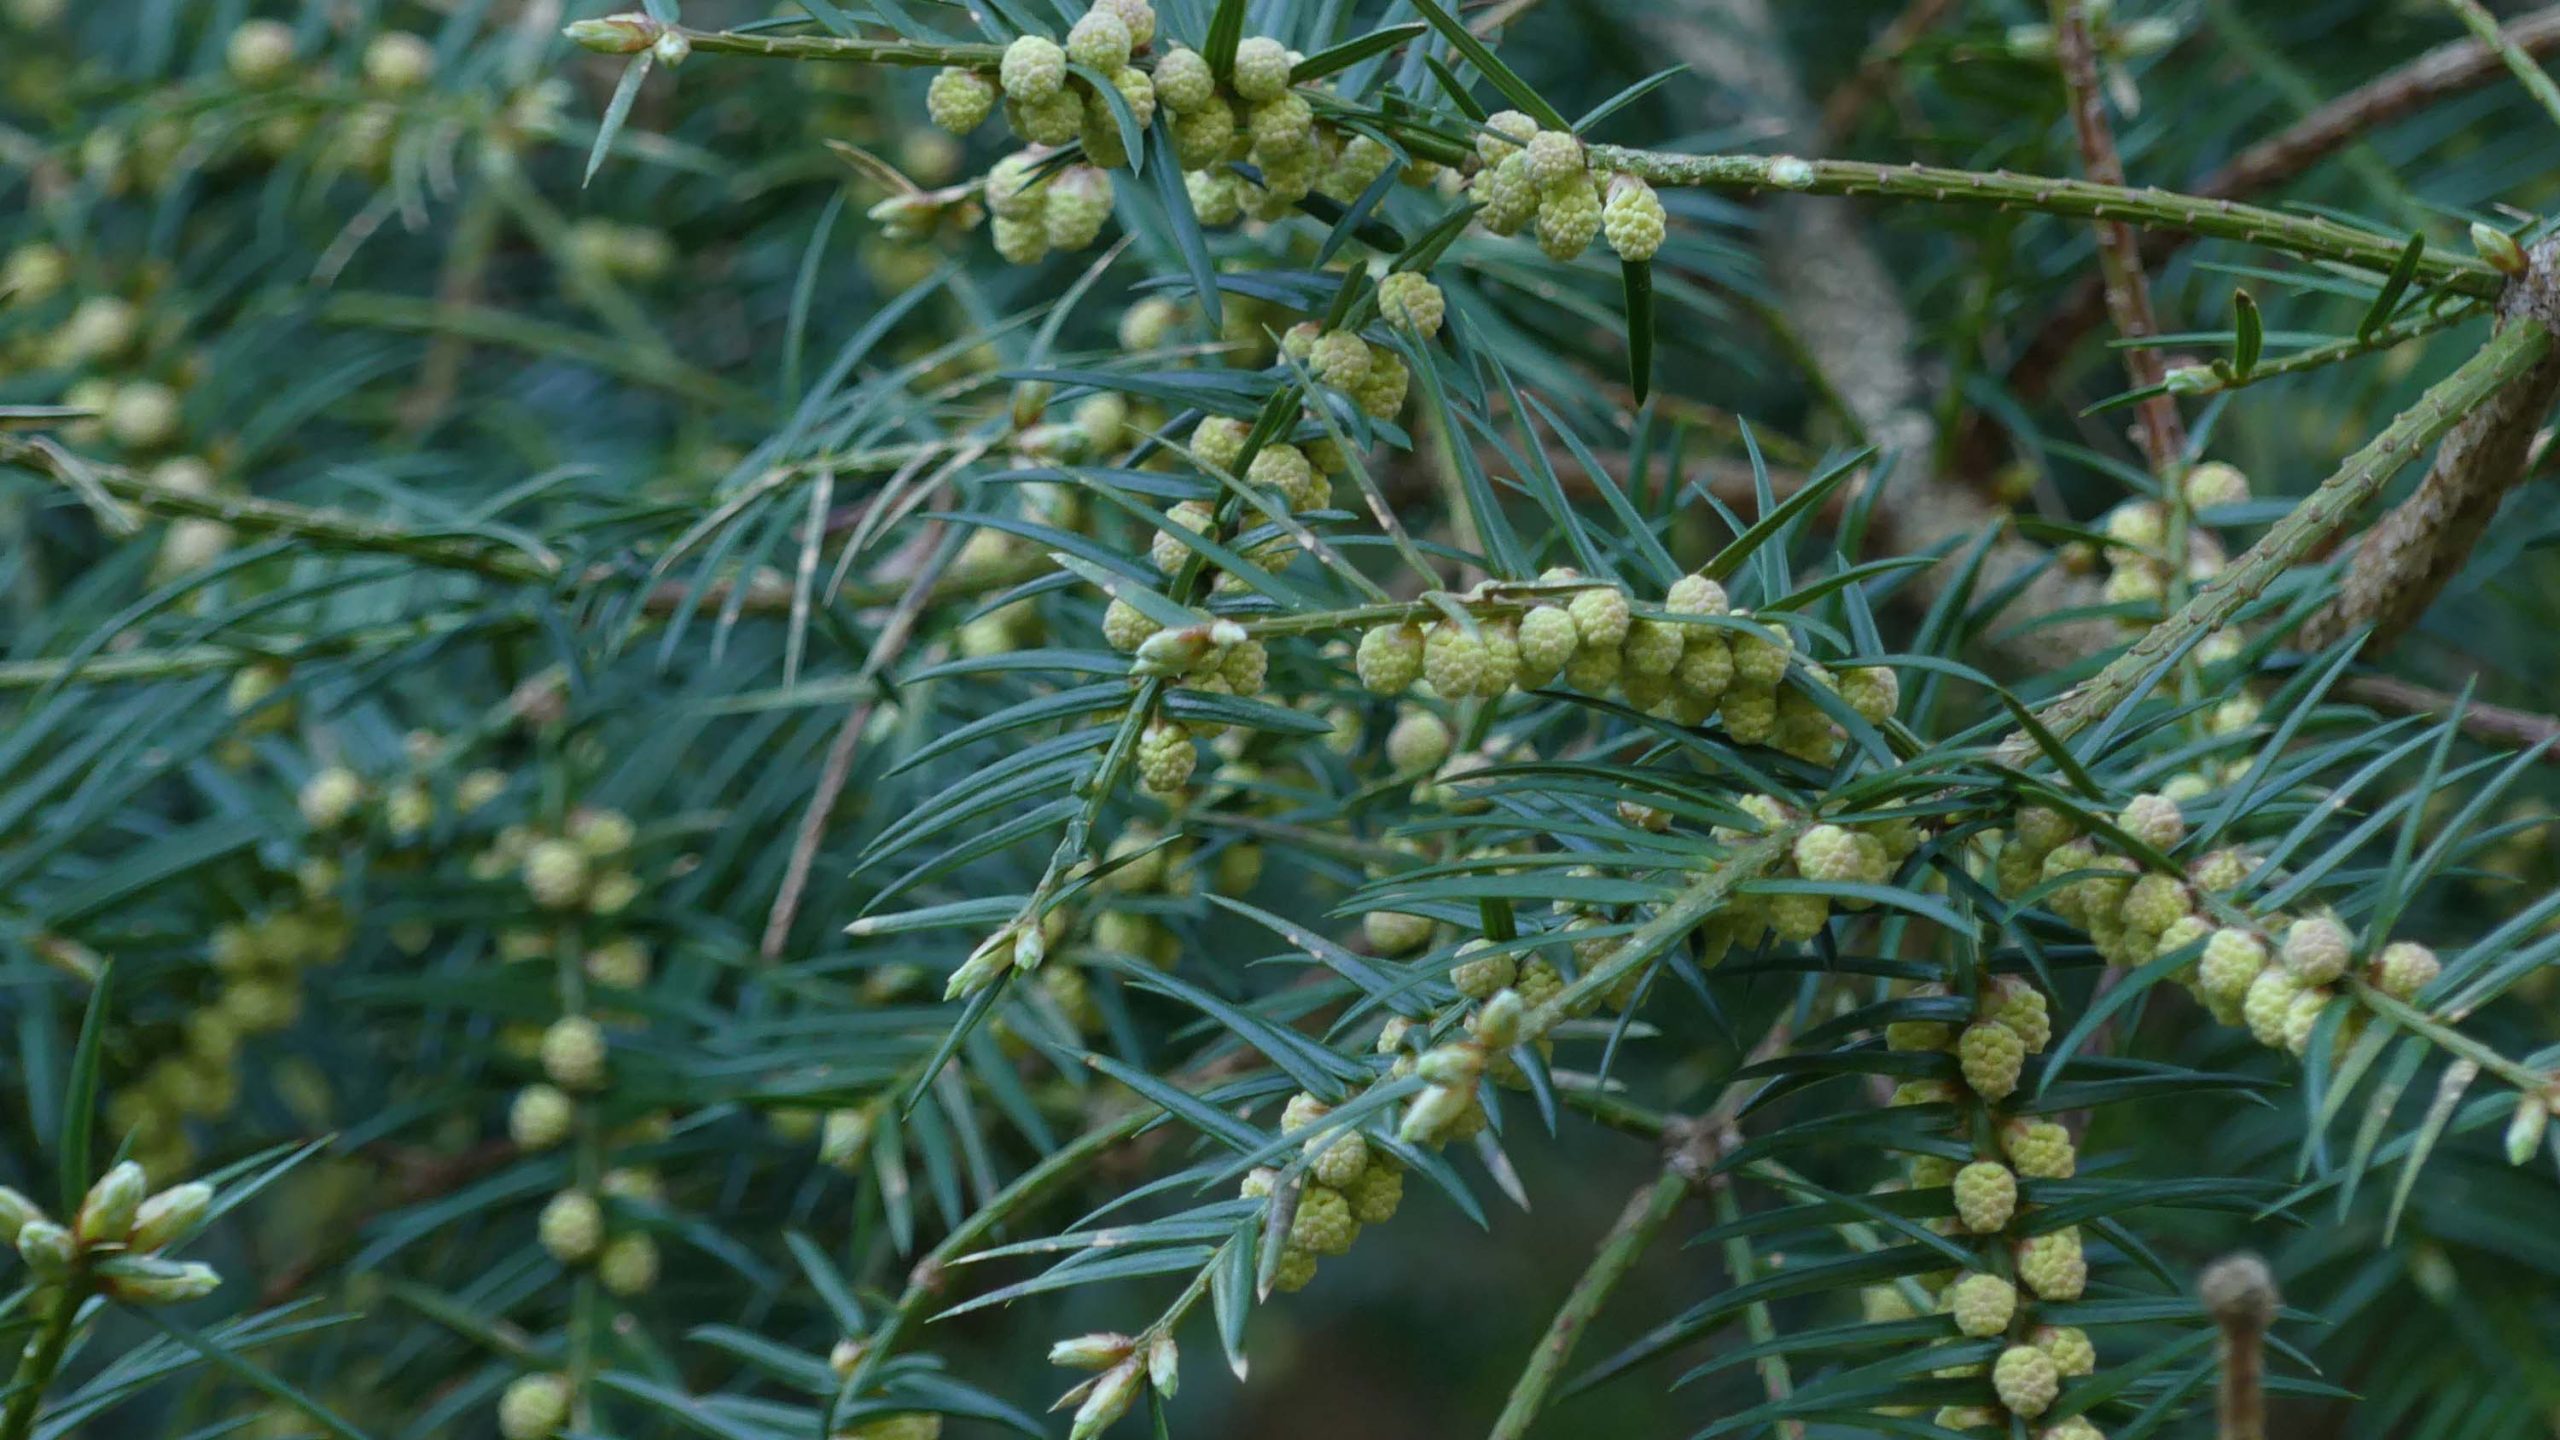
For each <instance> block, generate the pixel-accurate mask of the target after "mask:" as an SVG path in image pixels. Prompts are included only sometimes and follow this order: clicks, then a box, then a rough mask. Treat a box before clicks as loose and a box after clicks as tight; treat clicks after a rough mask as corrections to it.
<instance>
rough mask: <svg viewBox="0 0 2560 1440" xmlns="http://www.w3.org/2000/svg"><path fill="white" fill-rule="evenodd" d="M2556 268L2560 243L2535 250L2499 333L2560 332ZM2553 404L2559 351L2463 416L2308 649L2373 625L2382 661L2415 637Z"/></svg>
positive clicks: (2356, 561) (2364, 554) (2358, 558)
mask: <svg viewBox="0 0 2560 1440" xmlns="http://www.w3.org/2000/svg"><path fill="white" fill-rule="evenodd" d="M2555 269H2560V240H2545V241H2543V242H2542V243H2541V244H2540V245H2537V246H2535V247H2534V249H2533V254H2532V257H2531V268H2530V269H2528V270H2527V271H2526V272H2525V274H2524V275H2523V276H2521V277H2519V278H2518V279H2517V281H2516V282H2515V284H2513V285H2512V286H2510V287H2509V288H2508V291H2507V294H2506V295H2505V296H2504V297H2503V298H2501V299H2500V300H2499V302H2498V324H2499V325H2500V327H2501V328H2506V327H2513V326H2519V325H2530V326H2535V327H2538V328H2541V329H2544V330H2560V274H2555ZM2555 397H2560V354H2546V355H2544V356H2543V357H2542V359H2541V360H2540V361H2539V362H2537V363H2536V364H2535V365H2534V366H2533V367H2532V368H2531V369H2528V370H2527V371H2525V372H2524V374H2522V375H2520V376H2518V377H2517V378H2516V379H2515V380H2514V381H2512V382H2511V383H2509V384H2508V385H2506V386H2505V387H2504V388H2502V389H2500V390H2499V391H2498V392H2497V393H2496V394H2494V395H2491V396H2490V397H2489V398H2488V401H2487V402H2486V403H2484V404H2483V405H2481V406H2480V408H2478V409H2477V410H2474V411H2472V412H2471V414H2469V415H2468V416H2465V417H2464V418H2463V421H2462V423H2461V424H2459V425H2457V426H2455V427H2454V428H2453V431H2452V433H2450V434H2448V435H2446V436H2445V438H2444V444H2443V446H2442V447H2440V448H2439V449H2438V450H2437V451H2436V459H2435V464H2434V465H2432V466H2430V467H2429V468H2428V470H2427V475H2426V478H2425V479H2424V480H2421V481H2419V482H2418V489H2417V492H2416V493H2415V494H2413V495H2411V496H2410V497H2409V498H2408V499H2406V500H2403V501H2401V502H2400V504H2399V505H2398V506H2397V507H2396V508H2394V509H2393V510H2392V511H2391V513H2390V514H2388V515H2385V516H2384V517H2382V521H2381V523H2380V524H2377V525H2375V526H2374V527H2373V529H2372V530H2371V531H2369V532H2367V534H2366V535H2365V537H2364V538H2363V539H2362V540H2361V541H2359V542H2357V545H2356V549H2355V556H2354V558H2353V559H2352V560H2351V561H2350V562H2349V563H2348V565H2347V573H2346V575H2345V577H2344V579H2342V580H2341V581H2340V582H2339V586H2338V594H2337V596H2336V598H2334V599H2332V600H2331V601H2330V602H2329V604H2328V605H2327V607H2326V608H2324V609H2322V610H2320V611H2319V612H2318V613H2316V614H2314V615H2313V616H2312V617H2311V618H2310V619H2309V620H2308V621H2305V622H2304V624H2303V627H2302V631H2301V643H2302V644H2303V645H2304V646H2305V647H2306V648H2310V649H2315V650H2316V649H2318V648H2320V647H2322V646H2324V645H2328V644H2331V643H2333V642H2335V641H2336V640H2338V639H2339V638H2341V637H2342V636H2345V635H2347V634H2349V633H2350V632H2352V631H2354V630H2357V629H2359V628H2361V627H2364V626H2371V627H2372V633H2371V635H2370V636H2368V637H2367V639H2366V641H2365V650H2366V653H2368V654H2374V653H2379V652H2381V651H2384V650H2388V649H2389V648H2391V646H2392V645H2393V644H2394V643H2396V642H2397V641H2398V640H2399V639H2400V637H2401V636H2403V635H2405V634H2407V633H2408V631H2409V627H2410V626H2412V625H2414V624H2416V623H2417V621H2418V617H2419V616H2421V615H2424V614H2425V613H2426V611H2427V607H2428V606H2429V605H2432V604H2433V603H2435V598H2436V597H2437V596H2438V595H2440V594H2442V593H2443V592H2444V587H2445V585H2446V584H2447V583H2448V582H2450V581H2451V580H2452V579H2453V577H2454V574H2455V572H2457V571H2459V570H2460V569H2461V568H2462V564H2463V562H2464V561H2465V560H2467V559H2469V558H2470V556H2471V551H2472V548H2473V547H2474V546H2476V545H2478V544H2479V543H2480V537H2481V535H2483V534H2484V533H2486V532H2487V530H2488V528H2489V521H2490V520H2491V519H2492V518H2494V517H2495V516H2496V515H2497V513H2498V506H2499V504H2500V502H2502V501H2503V500H2505V499H2506V495H2507V492H2508V491H2509V490H2512V489H2514V488H2515V486H2516V483H2517V482H2518V481H2520V480H2522V479H2523V478H2524V477H2525V472H2526V468H2527V467H2526V460H2527V458H2528V456H2529V455H2530V454H2531V452H2532V449H2533V437H2534V432H2535V430H2536V429H2538V428H2539V427H2540V426H2541V424H2542V418H2543V416H2545V415H2547V414H2549V413H2550V412H2551V404H2552V401H2553V399H2554V398H2555Z"/></svg>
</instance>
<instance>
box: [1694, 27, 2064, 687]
mask: <svg viewBox="0 0 2560 1440" xmlns="http://www.w3.org/2000/svg"><path fill="white" fill-rule="evenodd" d="M1654 32H1655V33H1656V34H1657V35H1658V36H1659V37H1660V38H1661V40H1662V42H1663V44H1664V46H1665V48H1667V49H1668V50H1669V51H1670V52H1671V56H1672V58H1673V59H1675V60H1679V61H1683V62H1685V63H1687V64H1688V65H1690V66H1691V67H1692V68H1694V69H1696V70H1697V71H1698V72H1699V73H1700V74H1701V75H1703V76H1705V77H1706V78H1707V79H1709V80H1711V81H1714V82H1715V83H1716V84H1718V85H1720V86H1722V87H1724V88H1725V89H1727V90H1728V91H1730V92H1732V93H1734V94H1737V95H1740V96H1743V97H1746V103H1748V104H1749V105H1750V107H1751V109H1752V112H1753V114H1752V117H1751V118H1753V119H1754V120H1756V121H1760V122H1763V123H1765V124H1767V125H1769V126H1771V127H1773V128H1776V129H1778V130H1779V131H1780V132H1781V133H1780V134H1779V135H1778V137H1777V138H1776V140H1775V141H1774V142H1773V143H1775V144H1777V145H1780V146H1782V147H1783V146H1785V145H1786V144H1788V143H1789V142H1791V141H1792V142H1796V143H1800V144H1809V143H1810V142H1811V141H1812V140H1813V139H1814V137H1815V135H1816V126H1817V124H1818V123H1819V122H1818V121H1817V119H1816V117H1815V116H1814V114H1813V109H1812V106H1811V105H1810V104H1809V103H1808V102H1807V101H1806V99H1805V94H1804V91H1803V88H1802V86H1801V84H1800V83H1799V82H1798V80H1797V79H1796V74H1795V70H1794V67H1793V65H1792V62H1791V61H1790V60H1789V59H1788V56H1787V51H1786V48H1785V45H1784V43H1783V41H1782V39H1781V37H1780V35H1779V34H1778V29H1777V23H1776V20H1775V19H1774V17H1773V16H1772V15H1771V13H1770V8H1769V6H1768V4H1767V3H1766V0H1690V3H1687V4H1682V5H1676V6H1672V7H1668V8H1667V9H1666V10H1665V12H1664V13H1663V14H1662V15H1661V16H1660V17H1659V18H1657V20H1656V21H1655V23H1654ZM1761 236H1762V240H1761V256H1762V260H1763V263H1765V264H1766V265H1767V266H1768V269H1769V274H1770V279H1771V281H1772V282H1773V287H1774V288H1775V289H1776V291H1777V292H1778V294H1779V295H1780V296H1781V297H1782V298H1783V301H1784V308H1785V310H1786V313H1787V316H1788V318H1789V319H1790V320H1792V321H1793V322H1794V324H1795V327H1796V331H1797V334H1798V335H1799V336H1800V337H1801V338H1802V340H1803V342H1804V347H1805V349H1806V351H1807V352H1808V354H1809V355H1810V356H1811V357H1812V359H1813V361H1814V363H1815V364H1817V365H1819V366H1820V367H1821V368H1822V370H1823V372H1824V378H1825V379H1826V380H1827V381H1828V382H1829V384H1830V386H1831V388H1832V389H1833V390H1834V392H1836V393H1837V394H1838V395H1839V396H1840V397H1841V400H1842V403H1843V404H1844V405H1846V406H1847V407H1848V409H1849V411H1850V413H1851V414H1852V415H1854V416H1855V417H1856V419H1857V422H1858V424H1859V426H1860V428H1861V429H1863V430H1864V431H1865V432H1866V434H1867V438H1868V439H1869V440H1870V441H1872V442H1873V443H1874V444H1876V445H1877V446H1878V447H1880V448H1881V449H1882V450H1884V451H1885V452H1887V453H1889V454H1891V455H1893V456H1895V457H1896V469H1895V473H1894V476H1893V478H1892V480H1891V482H1890V483H1891V487H1892V488H1891V489H1890V491H1889V492H1888V500H1889V503H1887V504H1886V505H1885V506H1883V507H1881V509H1880V511H1879V514H1878V518H1879V520H1880V521H1881V522H1885V523H1887V524H1889V526H1890V533H1889V535H1887V536H1885V537H1883V538H1886V539H1889V540H1890V541H1891V543H1892V544H1893V545H1895V546H1896V547H1897V548H1899V549H1901V550H1903V551H1906V552H1916V551H1924V550H1928V549H1930V548H1932V547H1935V546H1940V545H1949V544H1961V543H1963V541H1964V540H1965V539H1966V537H1969V536H1972V535H1975V534H1978V533H1980V532H1981V531H1983V530H1985V529H1987V528H1990V527H1993V526H1997V525H2000V524H2002V523H2004V517H2003V515H2002V514H2001V512H2000V511H1998V510H1996V509H1994V508H1993V507H1992V506H1991V505H1990V504H1989V503H1987V502H1986V501H1984V500H1983V499H1982V498H1981V497H1980V496H1978V495H1975V494H1974V493H1973V492H1972V491H1971V490H1970V489H1968V488H1967V487H1965V486H1963V485H1961V484H1952V483H1949V481H1948V479H1947V477H1944V476H1941V475H1937V474H1935V473H1932V472H1931V471H1930V469H1929V468H1928V467H1929V466H1930V464H1931V458H1932V457H1933V456H1934V455H1935V454H1936V453H1937V435H1938V431H1937V423H1936V421H1935V420H1934V419H1932V418H1931V415H1930V395H1929V382H1928V378H1927V377H1926V376H1924V375H1923V374H1922V372H1921V368H1920V364H1919V361H1918V358H1917V348H1918V347H1917V341H1916V339H1915V337H1914V333H1913V328H1912V323H1911V315H1910V312H1909V311H1908V310H1907V309H1905V308H1904V306H1903V301H1902V295H1901V292H1900V291H1899V290H1898V289H1896V288H1895V286H1894V283H1893V276H1892V273H1891V272H1890V271H1888V270H1887V269H1886V268H1885V264H1884V261H1883V259H1882V257H1881V256H1879V255H1878V254H1877V253H1876V251H1875V249H1874V247H1873V246H1872V245H1870V244H1869V243H1868V241H1867V237H1866V235H1865V233H1864V231H1863V230H1862V229H1861V228H1860V226H1859V224H1858V216H1857V212H1856V211H1855V210H1854V209H1853V208H1852V207H1851V206H1850V205H1848V204H1846V203H1844V202H1842V201H1840V200H1837V199H1828V198H1823V197H1818V196H1813V195H1791V194H1782V195H1778V196H1776V197H1775V198H1774V199H1773V200H1772V201H1771V203H1770V205H1769V208H1768V223H1767V225H1766V226H1764V227H1763V229H1762V231H1761ZM2046 559H2047V557H2046V555H2045V554H2044V552H2043V550H2042V549H2041V548H2040V547H2038V546H2035V545H2033V544H2030V543H2028V542H2027V541H2025V540H2022V539H2019V538H2016V537H2015V536H2003V537H2002V538H2001V539H2000V540H1999V541H1998V542H1996V543H1995V544H1994V545H1993V546H1992V548H1991V551H1990V553H1989V554H1988V555H1987V556H1986V557H1985V558H1984V561H1983V565H1982V571H1981V577H1980V584H1981V587H1982V588H1983V589H1985V590H1989V589H1994V588H1996V587H1998V586H2000V585H2001V584H2003V583H2005V582H2006V581H2008V580H2010V579H2012V578H2014V577H2016V576H2017V575H2019V574H2021V573H2023V572H2025V571H2027V570H2029V569H2031V568H2033V567H2036V566H2038V565H2043V564H2045V562H2046ZM1950 580H1951V576H1949V574H1948V573H1947V571H1946V568H1945V567H1938V568H1933V569H1930V570H1926V571H1922V572H1921V573H1920V575H1919V576H1918V578H1917V580H1916V582H1915V586H1916V588H1917V589H1919V590H1920V591H1921V592H1922V593H1924V594H1930V595H1934V594H1936V593H1937V592H1938V591H1939V590H1940V589H1942V588H1943V587H1944V586H1945V585H1947V584H1948V583H1950ZM2097 598H2098V597H2097V594H2096V591H2095V589H2094V587H2092V586H2091V585H2089V584H2088V583H2087V582H2086V581H2083V580H2080V579H2078V578H2076V577H2074V576H2071V575H2068V574H2065V573H2063V572H2062V571H2060V570H2058V569H2054V568H2050V567H2048V568H2047V569H2045V571H2044V573H2043V574H2041V575H2039V576H2038V577H2037V578H2036V579H2035V580H2034V581H2033V582H2032V583H2031V584H2030V585H2029V586H2028V587H2027V588H2026V590H2025V592H2024V593H2023V594H2022V595H2020V596H2019V597H2018V599H2017V601H2016V602H2014V603H2013V605H2012V606H2011V608H2010V610H2009V612H2008V614H2009V615H2010V616H2011V617H2012V618H2013V619H2014V618H2017V617H2020V616H2025V615H2043V614H2051V613H2054V612H2056V611H2060V610H2066V609H2073V608H2079V607H2084V606H2089V605H2094V604H2095V603H2097ZM2113 639H2114V635H2113V633H2112V631H2111V630H2110V629H2109V628H2108V627H2107V626H2106V625H2105V624H2104V623H2078V624H2058V625H2050V626H2045V627H2041V628H2038V629H2033V630H2028V631H2025V632H2024V633H2022V634H2020V635H2019V636H2018V637H2017V638H2016V639H2015V640H2014V641H2012V642H2011V643H2010V647H2009V648H2010V649H2011V650H2012V652H2013V657H2012V658H2015V659H2017V660H2019V661H2021V662H2024V663H2028V664H2035V665H2046V666H2050V665H2058V664H2065V663H2068V662H2070V661H2072V660H2076V659H2079V658H2080V657H2082V656H2085V655H2089V654H2092V653H2094V652H2096V651H2097V650H2100V649H2102V648H2104V647H2105V646H2106V645H2108V644H2109V643H2111V642H2112V640H2113Z"/></svg>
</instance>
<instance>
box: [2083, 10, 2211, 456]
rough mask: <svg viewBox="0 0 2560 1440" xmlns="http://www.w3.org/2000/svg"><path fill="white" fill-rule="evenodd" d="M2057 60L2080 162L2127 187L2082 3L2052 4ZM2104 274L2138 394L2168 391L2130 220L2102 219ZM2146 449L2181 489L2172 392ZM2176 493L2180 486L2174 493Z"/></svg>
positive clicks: (2159, 395)
mask: <svg viewBox="0 0 2560 1440" xmlns="http://www.w3.org/2000/svg"><path fill="white" fill-rule="evenodd" d="M2051 14H2052V16H2053V35H2054V44H2055V52H2054V53H2055V58H2056V59H2057V60H2059V61H2060V62H2061V69H2062V87H2063V93H2064V95H2065V96H2066V97H2067V100H2068V108H2069V109H2070V111H2071V128H2072V130H2073V131H2074V132H2075V133H2076V134H2077V135H2078V136H2079V139H2080V162H2081V164H2082V166H2083V167H2084V168H2086V169H2087V171H2088V172H2089V178H2090V179H2092V180H2095V181H2098V182H2100V183H2101V184H2106V185H2122V184H2124V161H2123V159H2122V157H2120V156H2119V155H2118V154H2117V152H2116V137H2115V131H2114V129H2113V128H2112V127H2110V126H2109V125H2108V123H2107V111H2106V100H2105V98H2104V96H2103V95H2102V94H2101V93H2100V92H2099V89H2098V57H2097V50H2096V47H2095V46H2094V44H2093V43H2092V42H2091V41H2090V39H2089V17H2088V12H2087V9H2086V7H2085V6H2083V5H2082V4H2081V3H2080V0H2052V4H2051ZM2092 228H2094V229H2095V230H2096V231H2097V235H2098V273H2099V274H2100V275H2101V276H2102V277H2103V278H2104V280H2105V282H2106V292H2107V313H2108V314H2110V315H2112V316H2114V317H2115V324H2116V333H2117V334H2119V335H2122V336H2123V337H2124V338H2125V339H2127V340H2131V341H2134V342H2137V343H2136V344H2135V346H2134V348H2131V349H2129V350H2127V351H2125V355H2124V368H2125V373H2126V375H2127V376H2128V377H2129V378H2131V379H2132V381H2133V386H2134V388H2135V389H2137V390H2150V389H2153V387H2156V386H2158V385H2159V384H2160V382H2161V380H2162V378H2163V376H2164V374H2165V368H2164V365H2163V363H2162V361H2161V358H2160V352H2158V351H2157V350H2153V349H2149V348H2147V347H2145V346H2144V345H2142V344H2141V343H2139V342H2143V341H2148V340H2150V339H2151V338H2152V337H2153V336H2155V335H2158V334H2159V333H2160V322H2159V319H2158V318H2157V317H2156V316H2155V315H2154V314H2153V312H2152V308H2151V282H2150V280H2149V278H2148V277H2146V276H2145V275H2144V273H2143V269H2142V250H2141V246H2140V245H2139V243H2138V242H2137V241H2136V239H2135V237H2134V232H2133V227H2132V226H2131V225H2128V224H2126V223H2125V222H2124V221H2122V220H2109V219H2100V220H2099V221H2097V223H2096V224H2095V226H2094V227H2092ZM2140 414H2141V417H2142V450H2143V455H2144V458H2146V459H2147V460H2149V461H2150V462H2151V473H2152V474H2153V475H2154V476H2156V477H2158V478H2159V479H2161V480H2162V481H2164V482H2173V481H2175V480H2176V478H2177V472H2178V469H2179V468H2180V467H2181V466H2182V465H2183V464H2184V461H2185V455H2186V450H2187V434H2186V424H2185V422H2184V421H2182V420H2180V419H2179V418H2178V402H2177V399H2176V397H2175V396H2172V395H2170V394H2169V393H2168V392H2167V391H2165V390H2160V391H2157V392H2156V393H2154V394H2152V395H2149V396H2147V397H2145V398H2144V400H2143V401H2142V404H2141V408H2140ZM2171 492H2172V493H2173V494H2174V493H2175V486H2174V485H2172V486H2171Z"/></svg>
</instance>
